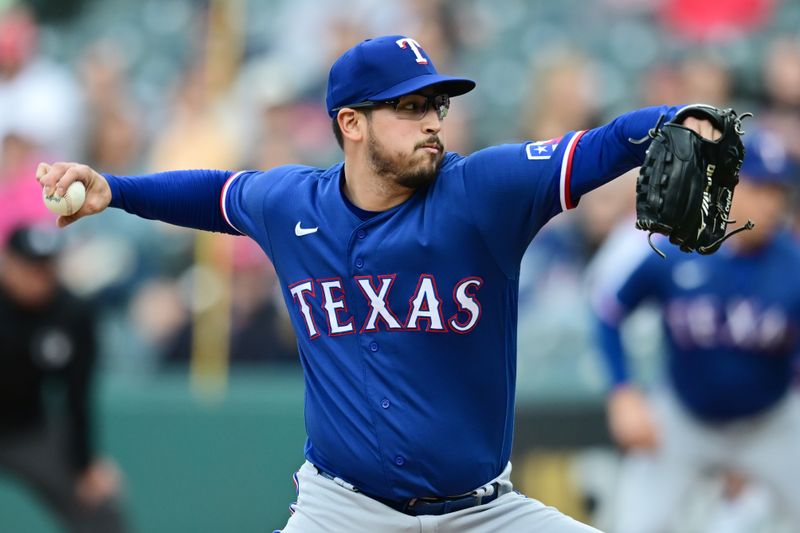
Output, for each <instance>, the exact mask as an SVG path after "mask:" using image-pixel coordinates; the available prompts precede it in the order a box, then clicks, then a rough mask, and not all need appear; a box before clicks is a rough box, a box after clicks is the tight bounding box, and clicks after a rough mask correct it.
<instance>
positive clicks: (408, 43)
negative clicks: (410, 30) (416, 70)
mask: <svg viewBox="0 0 800 533" xmlns="http://www.w3.org/2000/svg"><path fill="white" fill-rule="evenodd" d="M395 42H396V43H397V46H399V47H400V48H402V49H404V50H405V48H406V47H410V48H411V50H412V51H413V52H414V55H415V56H417V63H419V64H420V65H427V64H428V60H427V59H425V58H424V57H423V56H422V54H420V53H419V51H420V49H421V48H422V45H420V44H419V43H418V42H417V41H415V40H414V39H409V38H408V37H403V38H402V39H397V41H395Z"/></svg>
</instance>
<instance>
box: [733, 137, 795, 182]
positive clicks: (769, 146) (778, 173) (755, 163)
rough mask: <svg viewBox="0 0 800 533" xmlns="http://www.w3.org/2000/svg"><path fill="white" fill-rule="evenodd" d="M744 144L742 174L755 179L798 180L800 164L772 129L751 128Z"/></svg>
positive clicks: (773, 180) (769, 180)
mask: <svg viewBox="0 0 800 533" xmlns="http://www.w3.org/2000/svg"><path fill="white" fill-rule="evenodd" d="M742 141H743V143H744V148H745V154H744V161H743V162H742V168H741V171H740V175H741V177H742V179H744V180H747V181H750V182H752V183H765V184H767V183H773V184H776V185H783V186H786V187H791V186H794V185H796V184H797V181H798V177H800V175H798V171H800V169H798V166H797V164H795V162H794V161H792V159H791V157H790V156H789V153H788V152H787V150H786V145H785V144H784V142H783V140H782V139H781V137H780V136H779V135H778V134H776V133H774V132H771V131H766V130H757V129H755V128H753V129H748V131H747V133H746V134H745V135H744V137H743V138H742Z"/></svg>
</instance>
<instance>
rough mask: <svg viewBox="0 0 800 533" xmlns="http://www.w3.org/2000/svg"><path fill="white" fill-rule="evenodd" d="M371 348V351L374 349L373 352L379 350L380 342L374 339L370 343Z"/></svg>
mask: <svg viewBox="0 0 800 533" xmlns="http://www.w3.org/2000/svg"><path fill="white" fill-rule="evenodd" d="M369 349H370V350H371V351H373V352H377V351H378V343H377V342H374V341H373V342H371V343H369Z"/></svg>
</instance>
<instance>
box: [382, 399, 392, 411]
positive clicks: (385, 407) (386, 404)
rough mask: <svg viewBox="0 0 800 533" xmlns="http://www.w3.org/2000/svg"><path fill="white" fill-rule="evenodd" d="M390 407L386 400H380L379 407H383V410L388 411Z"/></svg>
mask: <svg viewBox="0 0 800 533" xmlns="http://www.w3.org/2000/svg"><path fill="white" fill-rule="evenodd" d="M390 405H392V404H391V403H390V402H389V400H388V399H387V398H384V399H383V400H381V407H383V408H384V409H388V408H389V406H390Z"/></svg>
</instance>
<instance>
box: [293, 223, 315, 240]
mask: <svg viewBox="0 0 800 533" xmlns="http://www.w3.org/2000/svg"><path fill="white" fill-rule="evenodd" d="M318 229H319V226H317V227H314V228H304V227H302V226H300V222H298V223H297V225H296V226H295V227H294V234H295V235H297V236H298V237H302V236H303V235H309V234H311V233H316V232H317V230H318Z"/></svg>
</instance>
